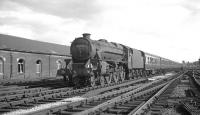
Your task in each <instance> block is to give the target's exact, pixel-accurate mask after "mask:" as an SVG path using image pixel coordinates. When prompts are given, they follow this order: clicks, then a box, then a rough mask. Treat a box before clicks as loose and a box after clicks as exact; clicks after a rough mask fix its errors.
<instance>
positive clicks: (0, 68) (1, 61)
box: [0, 58, 4, 75]
mask: <svg viewBox="0 0 200 115" xmlns="http://www.w3.org/2000/svg"><path fill="white" fill-rule="evenodd" d="M3 64H4V62H3V59H2V58H0V75H2V74H3V67H4V66H3Z"/></svg>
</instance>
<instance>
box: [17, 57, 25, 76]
mask: <svg viewBox="0 0 200 115" xmlns="http://www.w3.org/2000/svg"><path fill="white" fill-rule="evenodd" d="M24 70H25V61H24V59H19V61H18V73H24Z"/></svg>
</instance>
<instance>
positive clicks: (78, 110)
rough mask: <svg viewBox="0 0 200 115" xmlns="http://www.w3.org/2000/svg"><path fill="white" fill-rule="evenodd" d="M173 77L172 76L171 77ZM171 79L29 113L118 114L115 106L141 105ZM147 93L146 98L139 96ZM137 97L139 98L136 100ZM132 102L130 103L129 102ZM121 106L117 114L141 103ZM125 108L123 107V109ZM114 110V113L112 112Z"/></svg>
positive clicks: (37, 114)
mask: <svg viewBox="0 0 200 115" xmlns="http://www.w3.org/2000/svg"><path fill="white" fill-rule="evenodd" d="M171 79H172V77H171ZM171 79H168V80H166V79H165V80H163V79H160V80H156V81H153V82H150V83H149V82H148V83H143V84H138V85H131V86H129V87H122V88H117V89H118V90H116V89H115V90H111V91H109V92H104V93H103V94H101V93H100V94H98V95H96V96H92V97H87V96H86V97H87V98H83V99H82V100H80V101H76V102H68V103H64V104H62V105H59V106H53V107H50V108H47V109H42V110H36V111H33V112H31V113H30V112H29V113H28V114H29V115H30V114H34V115H40V114H41V115H43V114H80V115H83V114H99V113H103V114H116V113H115V112H114V111H115V109H116V108H115V107H116V106H118V107H119V105H122V104H128V105H129V106H130V103H131V102H132V101H134V103H137V104H139V105H141V104H143V103H144V102H145V101H146V100H147V99H149V98H150V97H151V96H152V95H153V94H155V93H156V91H158V90H159V89H160V88H162V87H164V86H165V85H166V84H167V83H168V82H169V81H171ZM144 95H146V97H143V98H145V99H144V100H143V99H141V98H139V97H141V96H144ZM136 99H137V100H136ZM128 102H130V103H128ZM128 105H127V107H125V106H123V105H122V106H121V107H119V108H117V110H116V111H117V114H120V112H122V113H121V114H123V112H124V111H126V112H127V111H129V112H131V111H130V110H131V109H133V108H134V107H136V108H137V107H138V106H139V105H135V106H134V105H133V106H131V107H128ZM122 108H123V109H122ZM112 112H114V113H112Z"/></svg>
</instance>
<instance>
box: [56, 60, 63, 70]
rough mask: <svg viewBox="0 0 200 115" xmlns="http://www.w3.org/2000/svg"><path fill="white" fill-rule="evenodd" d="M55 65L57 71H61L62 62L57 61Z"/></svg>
mask: <svg viewBox="0 0 200 115" xmlns="http://www.w3.org/2000/svg"><path fill="white" fill-rule="evenodd" d="M56 63H57V70H59V69H61V67H62V61H61V60H57V61H56Z"/></svg>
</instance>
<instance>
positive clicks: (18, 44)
mask: <svg viewBox="0 0 200 115" xmlns="http://www.w3.org/2000/svg"><path fill="white" fill-rule="evenodd" d="M0 50H10V51H21V52H32V53H44V54H55V55H70V50H69V46H65V45H59V44H54V43H47V42H41V41H36V40H29V39H25V38H21V37H16V36H11V35H5V34H0Z"/></svg>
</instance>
